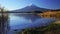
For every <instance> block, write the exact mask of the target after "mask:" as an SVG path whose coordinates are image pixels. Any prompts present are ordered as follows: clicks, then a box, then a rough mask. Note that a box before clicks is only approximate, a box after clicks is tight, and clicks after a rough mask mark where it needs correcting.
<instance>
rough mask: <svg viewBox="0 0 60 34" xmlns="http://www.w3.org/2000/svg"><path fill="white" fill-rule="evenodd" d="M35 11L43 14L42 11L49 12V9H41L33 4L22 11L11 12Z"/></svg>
mask: <svg viewBox="0 0 60 34" xmlns="http://www.w3.org/2000/svg"><path fill="white" fill-rule="evenodd" d="M33 10H34V11H40V12H42V11H47V10H49V9H45V8H40V7H38V6H36V5H34V4H32V5H29V6H26V7H24V8H22V9H17V10H13V11H11V12H32V11H33Z"/></svg>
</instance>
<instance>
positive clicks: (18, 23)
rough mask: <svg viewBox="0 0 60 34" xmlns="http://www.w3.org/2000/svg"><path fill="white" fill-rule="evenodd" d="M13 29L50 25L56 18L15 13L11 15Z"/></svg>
mask: <svg viewBox="0 0 60 34" xmlns="http://www.w3.org/2000/svg"><path fill="white" fill-rule="evenodd" d="M9 21H10V26H11V29H24V28H33V27H41V26H46V25H49V24H50V23H52V22H54V21H56V19H54V18H42V17H39V16H36V15H33V14H22V13H19V14H18V13H13V14H10V15H9Z"/></svg>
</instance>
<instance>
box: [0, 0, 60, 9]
mask: <svg viewBox="0 0 60 34" xmlns="http://www.w3.org/2000/svg"><path fill="white" fill-rule="evenodd" d="M31 3H32V4H35V5H37V6H39V7H41V8H47V9H60V0H0V4H1V5H2V6H4V7H5V8H6V9H8V10H16V9H21V8H24V7H26V6H28V5H30V4H31Z"/></svg>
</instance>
